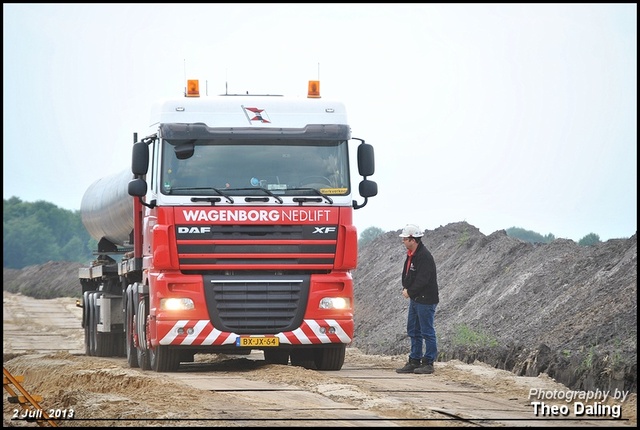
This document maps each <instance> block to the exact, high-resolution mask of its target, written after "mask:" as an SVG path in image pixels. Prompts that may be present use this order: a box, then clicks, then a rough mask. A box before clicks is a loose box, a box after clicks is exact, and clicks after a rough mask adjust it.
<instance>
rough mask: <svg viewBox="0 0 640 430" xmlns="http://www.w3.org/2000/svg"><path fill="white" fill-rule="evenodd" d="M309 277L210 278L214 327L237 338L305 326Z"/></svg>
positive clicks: (208, 287)
mask: <svg viewBox="0 0 640 430" xmlns="http://www.w3.org/2000/svg"><path fill="white" fill-rule="evenodd" d="M309 281H310V278H309V276H296V275H282V276H269V277H266V276H260V275H243V276H241V277H239V276H223V275H206V276H204V282H205V284H204V285H205V298H206V301H207V308H208V310H209V315H210V316H211V323H212V324H213V326H214V327H216V328H217V329H218V330H221V331H229V332H234V333H236V334H254V333H255V334H257V333H260V334H276V333H279V332H283V331H291V330H294V329H295V328H297V327H299V326H300V324H301V323H302V320H303V317H304V314H305V311H306V306H305V304H306V303H307V297H308V295H309Z"/></svg>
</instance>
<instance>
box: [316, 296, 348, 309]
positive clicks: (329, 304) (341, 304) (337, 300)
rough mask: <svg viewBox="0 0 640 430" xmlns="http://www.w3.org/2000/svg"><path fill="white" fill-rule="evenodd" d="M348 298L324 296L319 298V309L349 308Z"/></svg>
mask: <svg viewBox="0 0 640 430" xmlns="http://www.w3.org/2000/svg"><path fill="white" fill-rule="evenodd" d="M350 307H351V304H350V303H349V299H345V298H344V297H324V298H322V300H320V309H349V308H350Z"/></svg>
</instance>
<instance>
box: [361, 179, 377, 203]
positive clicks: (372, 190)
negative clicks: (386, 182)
mask: <svg viewBox="0 0 640 430" xmlns="http://www.w3.org/2000/svg"><path fill="white" fill-rule="evenodd" d="M358 190H359V191H360V195H361V196H362V197H365V198H366V197H373V196H377V195H378V184H377V183H376V182H374V181H371V180H369V179H364V180H362V181H360V185H359V187H358Z"/></svg>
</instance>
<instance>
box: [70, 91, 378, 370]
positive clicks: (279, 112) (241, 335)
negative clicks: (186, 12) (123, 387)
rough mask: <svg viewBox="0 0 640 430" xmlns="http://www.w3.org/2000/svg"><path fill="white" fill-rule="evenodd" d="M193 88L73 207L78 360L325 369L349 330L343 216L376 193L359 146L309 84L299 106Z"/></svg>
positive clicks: (340, 358) (339, 353) (162, 108)
mask: <svg viewBox="0 0 640 430" xmlns="http://www.w3.org/2000/svg"><path fill="white" fill-rule="evenodd" d="M198 87H199V85H198V82H197V81H188V84H187V87H186V90H185V94H184V97H180V98H176V99H170V100H162V101H160V102H158V103H156V105H155V106H154V108H153V109H152V115H151V128H150V131H149V133H148V134H147V136H146V137H144V138H142V139H140V140H138V137H137V133H134V139H133V140H134V144H133V149H132V160H131V168H127V169H126V170H124V171H122V172H120V173H116V174H114V175H111V176H106V177H103V178H101V179H99V180H97V181H96V182H94V183H93V184H92V185H91V186H90V187H89V188H88V189H87V191H86V193H85V194H84V196H83V199H82V204H81V209H80V211H81V216H82V221H83V224H84V225H85V227H86V229H87V231H88V232H89V233H90V234H91V236H92V237H93V238H95V239H96V240H97V241H98V247H97V248H98V249H97V251H96V252H95V255H96V258H95V260H94V261H93V262H92V263H91V264H90V265H89V266H88V267H86V268H81V269H80V270H79V278H80V284H81V286H82V293H83V294H82V300H79V301H78V306H80V307H82V309H83V318H82V326H83V328H84V331H85V347H86V354H87V355H91V356H99V357H105V356H126V357H127V361H128V364H129V366H131V367H140V368H142V369H144V370H154V371H157V372H171V371H176V370H177V369H178V367H179V365H180V363H183V362H185V363H186V362H192V361H193V360H194V355H195V354H197V353H209V354H210V353H225V354H248V353H250V352H251V351H252V350H262V351H263V352H264V359H265V361H266V362H267V363H276V364H289V362H290V363H291V364H292V365H297V366H305V367H308V368H315V369H318V370H340V369H341V368H342V365H343V364H344V358H345V348H346V346H347V345H349V343H350V342H351V341H352V339H353V331H354V325H353V312H354V303H353V281H352V276H351V271H352V270H353V269H355V267H356V264H357V254H358V250H357V246H358V234H357V231H356V228H355V226H354V225H353V219H352V218H353V216H352V214H353V211H354V210H355V209H360V208H362V207H363V206H365V205H366V203H367V199H368V198H369V197H373V196H375V195H376V194H377V192H378V188H377V184H376V183H375V182H374V181H372V180H370V179H368V177H369V176H371V175H373V173H374V153H373V147H372V146H371V145H369V144H367V143H365V141H364V140H362V139H357V138H352V137H351V129H350V126H349V125H348V123H347V117H346V111H345V107H344V105H343V104H342V103H340V102H337V101H332V100H325V99H323V98H322V97H320V95H319V92H318V91H317V90H318V88H319V82H317V81H310V83H309V94H308V96H307V97H306V98H304V97H303V98H287V97H283V96H274V95H246V94H238V95H233V94H224V95H219V96H212V97H209V96H200V94H199V91H198ZM354 140H357V141H358V142H359V143H357V148H354V149H357V151H353V152H356V154H357V155H356V157H357V169H358V173H359V175H360V176H361V177H362V180H361V181H360V183H359V186H358V193H359V195H360V197H361V198H363V199H364V201H363V202H362V203H358V202H357V201H356V200H353V195H354V194H355V193H354V192H353V189H352V186H351V171H350V158H349V155H350V152H352V151H350V148H349V143H350V142H353V141H354ZM354 164H355V163H354Z"/></svg>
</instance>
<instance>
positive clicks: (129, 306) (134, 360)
mask: <svg viewBox="0 0 640 430" xmlns="http://www.w3.org/2000/svg"><path fill="white" fill-rule="evenodd" d="M126 297H127V303H126V305H125V311H124V330H125V338H126V340H125V342H126V353H127V364H129V367H133V368H136V367H140V365H139V364H138V350H137V348H136V342H135V337H134V333H135V330H134V328H135V324H136V313H135V304H134V303H133V300H132V298H131V296H130V295H129V294H127V296H126Z"/></svg>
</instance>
